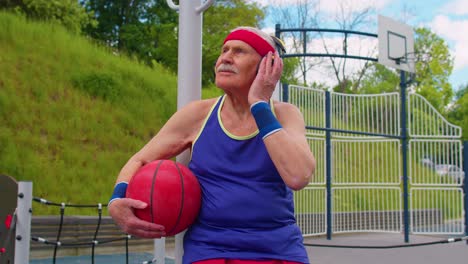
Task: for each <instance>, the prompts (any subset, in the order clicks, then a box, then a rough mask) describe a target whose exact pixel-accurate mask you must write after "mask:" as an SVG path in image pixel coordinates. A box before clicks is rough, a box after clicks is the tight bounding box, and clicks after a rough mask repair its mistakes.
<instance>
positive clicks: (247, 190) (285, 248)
mask: <svg viewBox="0 0 468 264" xmlns="http://www.w3.org/2000/svg"><path fill="white" fill-rule="evenodd" d="M224 98H225V97H224V96H223V97H220V98H219V99H218V101H217V102H216V104H214V106H213V107H212V109H211V110H210V113H209V114H208V116H207V118H206V120H205V123H204V124H203V126H202V129H201V130H200V132H199V134H198V136H197V138H196V140H195V142H194V143H193V145H192V158H191V161H190V162H189V168H190V169H191V170H192V172H193V173H194V174H195V175H196V176H197V178H198V181H199V182H200V186H201V189H202V207H201V210H200V214H199V216H198V219H197V221H196V222H195V223H194V224H193V225H192V226H191V227H190V228H189V230H187V232H186V234H185V237H184V257H183V263H184V264H188V263H192V262H194V261H200V260H205V259H213V258H227V259H250V260H265V259H279V260H288V261H296V262H302V263H308V262H309V261H308V257H307V253H306V251H305V248H304V246H303V239H302V234H301V231H300V229H299V227H298V226H297V225H296V220H295V217H294V201H293V193H292V191H291V189H290V188H289V187H287V186H286V184H285V183H284V182H283V180H282V178H281V176H280V175H279V173H278V171H277V170H276V168H275V165H274V164H273V162H272V160H271V159H270V156H269V155H268V152H267V150H266V147H265V145H264V143H263V140H262V139H261V138H260V137H259V136H258V131H256V132H255V133H253V134H251V135H249V136H245V137H238V136H235V135H232V134H230V133H229V132H228V131H227V130H226V129H225V128H224V127H223V125H222V122H221V118H220V109H221V107H222V105H223V102H224Z"/></svg>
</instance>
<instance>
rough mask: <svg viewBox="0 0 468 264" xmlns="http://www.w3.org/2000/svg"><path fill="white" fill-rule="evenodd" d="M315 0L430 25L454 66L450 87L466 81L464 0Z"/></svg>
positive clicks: (324, 6)
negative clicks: (444, 46)
mask: <svg viewBox="0 0 468 264" xmlns="http://www.w3.org/2000/svg"><path fill="white" fill-rule="evenodd" d="M252 1H254V2H257V3H259V4H260V5H262V6H265V5H268V6H274V5H293V4H295V3H297V2H298V1H299V2H301V1H302V2H304V1H305V0H252ZM310 1H312V0H310ZM316 2H320V7H321V10H322V11H323V12H325V13H327V12H328V13H329V14H333V12H335V11H336V8H337V7H338V6H339V5H340V3H343V2H347V3H348V4H347V6H352V7H354V8H357V9H359V8H363V7H368V6H372V7H374V8H375V9H376V13H377V14H380V15H384V16H387V17H391V18H393V19H395V20H398V21H400V22H404V23H406V24H408V25H410V26H412V27H419V26H424V27H427V28H430V29H431V31H432V32H434V33H436V34H437V35H438V36H440V37H441V38H443V39H444V40H445V42H446V43H447V44H448V46H449V50H450V53H451V55H452V57H453V58H454V69H453V72H452V75H451V76H450V82H451V84H452V86H453V88H454V89H455V90H456V89H458V88H459V87H460V86H462V85H466V84H468V50H467V49H468V0H445V1H442V0H412V1H406V0H322V1H320V0H316ZM330 17H332V15H330ZM269 21H272V22H269ZM273 21H274V20H273V19H271V18H267V22H266V24H265V27H267V28H273V27H274V22H273ZM375 21H377V16H376V17H375ZM368 32H375V33H377V29H376V28H372V29H369V30H368Z"/></svg>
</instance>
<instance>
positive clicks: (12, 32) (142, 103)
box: [0, 12, 219, 215]
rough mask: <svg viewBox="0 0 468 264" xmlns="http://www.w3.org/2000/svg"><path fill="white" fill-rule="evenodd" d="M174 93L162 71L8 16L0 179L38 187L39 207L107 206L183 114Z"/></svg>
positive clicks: (1, 37)
mask: <svg viewBox="0 0 468 264" xmlns="http://www.w3.org/2000/svg"><path fill="white" fill-rule="evenodd" d="M176 93H177V78H176V76H175V75H174V74H172V73H170V72H168V71H167V70H165V69H164V68H163V67H162V66H160V65H155V67H154V68H150V67H147V66H144V65H142V64H139V63H138V62H137V61H135V60H132V59H130V58H128V57H126V56H123V55H118V54H115V52H113V51H112V50H110V49H108V48H105V47H102V46H100V45H97V44H95V43H93V41H91V40H89V39H87V38H85V37H82V36H77V35H73V34H71V33H69V32H67V31H66V30H65V29H63V28H62V27H60V26H56V25H51V24H46V23H38V22H30V21H27V20H25V19H23V18H20V17H17V16H14V15H11V14H7V13H2V12H0V123H1V125H0V174H5V175H9V176H12V177H14V178H16V179H17V180H27V181H32V182H33V195H34V196H36V197H41V198H44V199H48V200H51V201H54V202H67V203H68V202H69V203H80V204H95V203H98V202H101V203H106V202H107V201H108V199H109V196H110V194H111V192H112V188H113V183H114V181H115V177H116V175H117V174H118V172H119V170H120V168H121V167H122V166H123V165H124V163H125V162H126V160H127V159H128V158H129V157H130V156H131V155H132V154H133V153H134V152H136V151H137V150H138V149H139V148H141V147H142V146H143V145H144V144H145V143H146V142H147V141H148V140H149V139H150V138H151V137H152V136H153V135H154V134H155V133H157V132H158V130H159V129H160V127H161V126H162V125H163V124H164V122H165V121H166V120H167V119H168V118H169V117H170V116H171V115H172V113H174V111H175V110H176V97H177V96H176ZM206 93H211V94H216V93H219V92H217V91H210V90H207V91H204V97H206V96H207V95H206ZM33 210H34V214H35V215H38V214H57V212H58V209H57V208H54V207H47V206H43V205H40V204H36V203H33ZM88 213H89V211H88V212H83V210H78V209H76V210H75V209H73V208H70V209H67V214H88Z"/></svg>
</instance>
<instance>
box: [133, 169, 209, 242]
mask: <svg viewBox="0 0 468 264" xmlns="http://www.w3.org/2000/svg"><path fill="white" fill-rule="evenodd" d="M127 197H128V198H132V199H136V200H140V201H143V202H145V203H147V204H148V207H146V208H145V209H136V210H135V215H136V216H137V217H138V218H140V219H142V220H145V221H148V222H153V223H156V224H159V225H163V226H164V227H165V231H166V236H173V235H175V234H177V233H180V232H181V231H183V230H185V229H186V228H188V227H189V226H190V225H191V224H192V223H193V222H194V221H195V218H196V217H197V215H198V211H199V210H200V204H201V190H200V185H199V183H198V180H197V178H196V177H195V175H193V173H192V172H191V171H190V170H189V168H187V167H186V166H184V165H183V164H181V163H178V162H175V161H172V160H155V161H153V162H150V163H148V164H146V165H145V166H143V167H141V168H140V169H139V170H138V171H137V172H136V173H135V175H133V177H132V179H131V180H130V182H129V183H128V187H127Z"/></svg>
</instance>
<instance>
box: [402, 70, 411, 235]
mask: <svg viewBox="0 0 468 264" xmlns="http://www.w3.org/2000/svg"><path fill="white" fill-rule="evenodd" d="M406 84H407V83H406V72H405V71H400V122H401V123H400V126H401V131H400V136H401V152H402V153H401V156H402V162H403V225H404V235H405V242H406V243H408V242H409V230H410V221H409V202H408V198H409V192H408V159H407V154H408V135H407V125H406Z"/></svg>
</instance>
